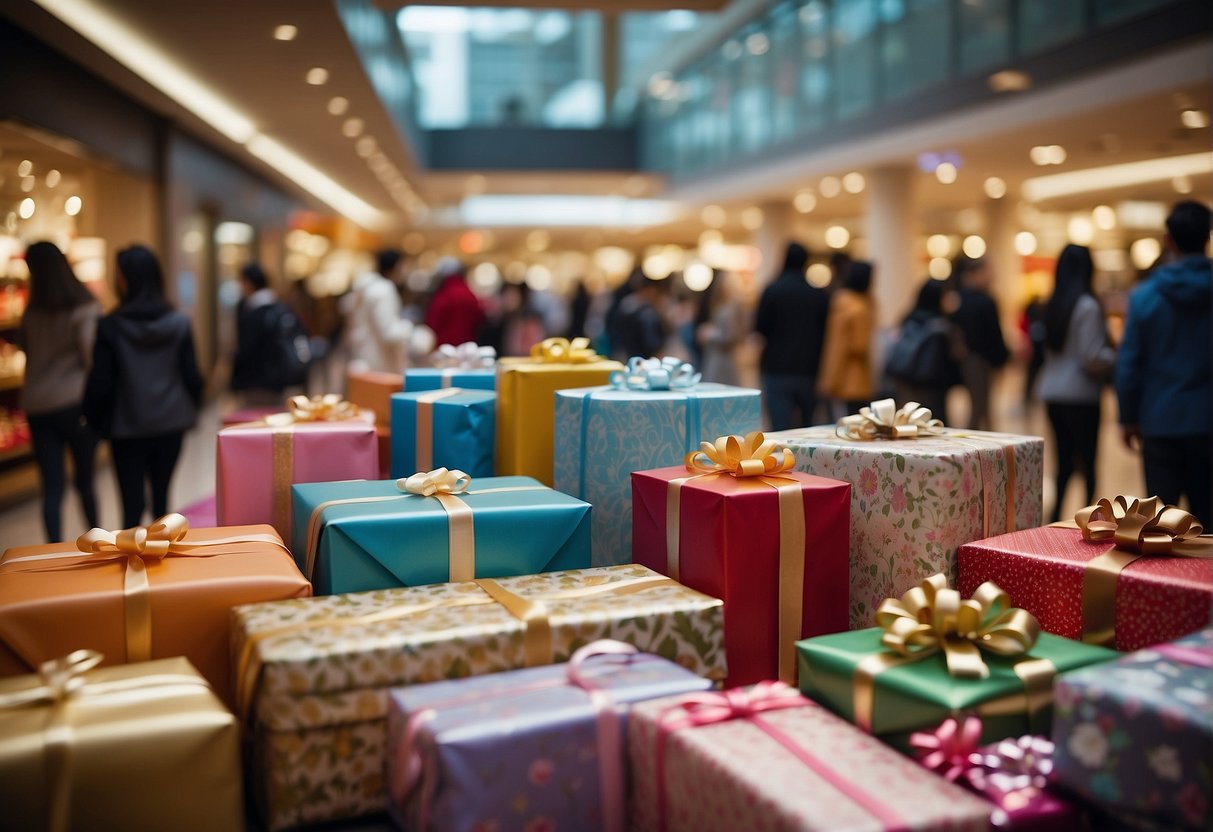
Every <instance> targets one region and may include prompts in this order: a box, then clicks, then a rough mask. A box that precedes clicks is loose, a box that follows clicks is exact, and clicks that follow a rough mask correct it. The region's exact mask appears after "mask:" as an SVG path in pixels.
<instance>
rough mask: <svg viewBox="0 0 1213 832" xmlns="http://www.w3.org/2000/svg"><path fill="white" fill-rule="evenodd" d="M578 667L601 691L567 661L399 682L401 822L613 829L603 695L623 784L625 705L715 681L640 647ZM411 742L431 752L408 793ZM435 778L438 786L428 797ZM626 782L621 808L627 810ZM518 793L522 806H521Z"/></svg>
mask: <svg viewBox="0 0 1213 832" xmlns="http://www.w3.org/2000/svg"><path fill="white" fill-rule="evenodd" d="M590 649H593V648H592V647H591V648H590ZM580 673H581V675H582V677H583V681H584V682H585V683H586V684H587V685H589V686H591V687H592V688H593V689H594V690H595V691H597V692H600V693H597V694H596V696H597V697H600V699H595V698H591V695H590V693H589V692H588V691H587V690H586V689H585V688H583V687H579V686H578V685H577V684H575V683H574V681H573V680H571V679H570V678H569V674H570V665H550V666H548V667H535V668H527V669H524V670H512V671H508V672H506V673H495V674H492V675H490V676H479V677H474V678H470V679H461V680H458V681H451V682H435V683H433V684H429V685H415V686H413V687H410V688H401V689H397V690H395V691H393V692H392V699H391V708H392V710H391V714H390V717H389V725H390V729H389V731H390V736H391V740H390V748H391V751H390V752H389V762H388V769H389V774H388V781H389V783H390V784H391V789H390V790H392V791H393V792H394V794H396V795H397V796H395V797H394V798H393V805H392V813H393V815H394V816H395V817H396V818H397V820H398V822H399V824H400V825H401V826H402V827H404V828H409V829H433V830H444V832H457V830H460V831H463V832H471V831H472V830H478V829H486V828H493V829H498V830H500V832H507V831H508V830H517V832H523V830H526V829H535V828H548V829H570V830H583V831H584V832H594V830H600V829H609V826H608V825H607V824H605V823H604V819H605V816H606V814H607V809H606V806H605V800H606V799H607V798H606V796H605V795H604V790H603V785H602V783H603V780H602V775H603V770H602V767H603V765H604V764H608V763H607V760H606V757H605V755H607V754H610V753H611V752H610V750H609V749H604V748H601V747H600V746H599V742H598V731H597V724H596V723H597V715H598V710H597V707H596V703H597V702H598V701H601V702H602V703H603V707H609V708H610V709H611V712H613V713H614V714H615V715H616V719H615V720H614V721H615V723H616V726H617V728H616V730H618V731H619V734H617V735H616V736H618V737H619V739H620V744H619V745H618V747H617V748H616V749H615V750H616V752H617V753H616V754H614V755H613V756H612V759H611V761H610V762H609V765H611V766H613V767H614V770H615V772H617V777H616V780H617V782H618V785H619V786H621V787H622V786H624V785H625V779H626V778H625V777H624V776H623V769H624V765H625V760H624V758H625V756H626V752H625V750H624V748H625V746H624V745H623V741H624V740H626V732H627V722H626V713H627V708H626V705H628V704H630V703H634V702H639V701H642V700H645V699H654V698H657V697H661V696H673V695H676V694H681V693H690V692H692V691H702V690H707V689H709V688H710V687H711V684H712V683H711V682H709V681H708V680H707V679H704V678H703V677H701V676H696V675H695V674H693V673H691V672H690V671H688V670H684V669H683V668H681V667H679V666H677V665H675V664H672V663H671V662H668V661H666V660H664V659H660V658H657V657H656V656H649V655H644V654H638V655H633V656H629V657H620V656H609V657H608V656H594V657H591V658H590V659H587V660H586V661H585V662H584V663H583V664H582V665H581V670H580ZM431 714H432V716H430V715H431ZM410 717H413V718H414V719H416V720H417V722H418V723H419V725H420V727H419V728H418V730H417V735H416V740H415V742H414V743H412V744H410V743H408V742H406V739H407V738H408V730H407V727H408V722H409V719H410ZM427 717H428V718H427ZM410 751H412V752H413V753H419V754H421V755H423V756H422V759H424V760H425V761H426V762H425V765H424V767H423V772H424V773H423V774H421V778H420V779H421V783H419V784H418V785H417V786H416V787H415V788H413V789H412V790H411V792H403V790H401V791H400V792H396V789H397V784H398V783H401V782H402V781H405V782H407V780H406V778H405V775H406V774H407V773H408V763H409V762H410ZM608 782H610V781H608ZM428 783H434V784H435V788H434V791H433V794H432V796H428V799H427V795H426V794H425V790H426V789H427V785H426V784H428ZM622 791H623V790H622V788H621V789H620V790H619V792H620V793H619V794H618V795H617V796H616V797H615V800H616V801H617V802H616V808H615V809H614V811H616V812H617V814H618V815H619V816H620V819H621V820H622V817H623V816H624V807H623V806H622V805H619V804H620V803H622V802H623V801H622V798H623V797H624V795H623V794H622ZM522 802H525V809H523V810H522V811H519V810H518V806H519V805H521V803H522ZM423 804H425V808H424V809H423ZM423 812H424V817H425V818H426V819H428V824H425V825H423V823H422V820H423V814H422V813H423Z"/></svg>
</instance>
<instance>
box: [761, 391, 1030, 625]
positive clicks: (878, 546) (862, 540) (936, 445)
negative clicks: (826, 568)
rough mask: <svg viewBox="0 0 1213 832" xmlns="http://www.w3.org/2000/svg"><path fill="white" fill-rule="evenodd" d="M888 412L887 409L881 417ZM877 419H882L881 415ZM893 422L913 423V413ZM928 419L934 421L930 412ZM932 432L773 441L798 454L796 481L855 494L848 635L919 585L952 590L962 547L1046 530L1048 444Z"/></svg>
mask: <svg viewBox="0 0 1213 832" xmlns="http://www.w3.org/2000/svg"><path fill="white" fill-rule="evenodd" d="M883 405H885V403H884V402H876V403H874V405H873V407H874V408H875V407H877V406H883ZM907 407H908V406H907ZM891 408H893V404H892V402H891V401H889V402H887V407H885V409H891ZM919 410H925V409H923V408H919ZM871 412H872V414H873V416H874V417H876V418H885V417H884V416H883V415H882V413H883V412H884V411H883V410H882V411H880V412H877V411H876V410H872V411H871ZM892 412H894V411H892V410H889V414H888V416H889V421H893V417H892V415H891V414H892ZM896 412H897V413H898V414H902V413H904V414H905V415H906V417H907V418H908V417H909V416H910V415H911V414H913V413H914V412H915V411H909V412H907V409H906V408H902V409H901V410H900V411H896ZM925 412H926V418H927V419H928V420H929V416H930V411H929V410H927V411H925ZM850 418H852V419H854V418H859V417H850ZM920 420H921V419H920ZM930 421H933V422H935V423H938V420H930ZM899 427H902V428H905V427H914V426H913V425H900V426H899ZM932 431H933V432H926V431H925V430H923V431H919V432H918V433H910V431H908V430H902V431H901V432H900V435H901V436H902V437H903V438H883V435H882V434H880V433H873V434H872V435H873V436H874V437H876V438H864V437H865V436H866V434H864V433H863V432H861V431H858V430H853V429H851V426H847V427H846V428H835V427H816V428H803V429H800V430H791V431H782V432H779V433H773V434H768V436H767V438H768V439H773V440H775V441H776V442H779V443H780V444H781V445H784V446H786V447H788V448H790V449H791V450H792V452H793V453H794V454H795V455H796V470H797V471H801V472H803V473H806V474H815V475H817V476H819V477H829V478H831V479H836V480H843V481H845V482H849V483H851V484H852V486H854V487H853V488H852V490H851V627H852V628H855V629H858V628H860V627H866V626H868V625H869V624H871V621H872V615H873V614H874V613H875V612H876V607H877V605H878V604H879V603H880V601H881V599H883V598H886V597H888V596H891V595H896V594H897V593H898V592H900V590H901V589H903V588H904V587H906V586H911V585H913V584H914V583H916V582H917V581H918V580H919V579H920V578H921V577H922V576H923V575H929V574H931V573H934V572H943V573H944V574H945V575H947V576H948V577H949V579H951V580H953V581H955V580H956V553H957V549H959V548H960V546H961V544H963V543H968V542H969V541H971V540H981V539H982V538H986V537H989V536H990V535H992V534H998V533H1000V532H1010V531H1015V530H1016V529H1030V528H1035V527H1037V526H1039V525H1040V524H1041V511H1042V509H1041V487H1042V483H1043V468H1042V457H1043V454H1044V440H1043V439H1041V438H1039V437H1035V436H1016V435H1012V434H1005V433H987V432H979V431H960V430H953V429H950V428H945V427H936V428H933V429H932ZM840 434H845V435H840Z"/></svg>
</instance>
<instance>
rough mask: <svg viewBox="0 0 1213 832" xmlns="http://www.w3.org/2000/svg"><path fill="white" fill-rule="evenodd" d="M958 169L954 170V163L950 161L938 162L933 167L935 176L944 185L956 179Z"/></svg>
mask: <svg viewBox="0 0 1213 832" xmlns="http://www.w3.org/2000/svg"><path fill="white" fill-rule="evenodd" d="M958 174H959V171H957V170H956V165H954V164H952V163H951V162H940V163H939V164H938V165H937V166H936V167H935V178H936V179H938V180H939V181H940V182H942V183H943V184H945V185H951V184H952V183H953V182H955V181H956V177H957V175H958Z"/></svg>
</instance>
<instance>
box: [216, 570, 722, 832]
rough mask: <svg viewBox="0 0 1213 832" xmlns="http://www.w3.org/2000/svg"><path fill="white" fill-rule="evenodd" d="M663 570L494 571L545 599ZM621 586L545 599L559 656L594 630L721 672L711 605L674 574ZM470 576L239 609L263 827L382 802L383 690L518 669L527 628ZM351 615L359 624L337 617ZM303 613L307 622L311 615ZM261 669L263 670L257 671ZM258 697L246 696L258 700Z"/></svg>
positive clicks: (514, 588)
mask: <svg viewBox="0 0 1213 832" xmlns="http://www.w3.org/2000/svg"><path fill="white" fill-rule="evenodd" d="M655 578H658V576H657V575H655V574H654V573H653V572H652V571H651V570H648V569H645V568H644V567H641V566H620V567H603V568H595V569H584V570H572V571H568V572H557V573H548V574H543V575H534V576H529V577H524V578H503V579H501V580H500V581H498V583H499V584H500V585H501V586H502V587H503V588H505V589H507V590H509V591H511V592H515V593H518V594H520V595H523V596H525V597H527V598H545V597H546V598H549V599H550V598H551V596H553V595H555V594H557V593H568V592H575V591H581V590H583V589H589V588H595V590H594V591H595V592H597V589H596V588H597V587H604V586H605V585H608V584H620V585H621V586H622V585H624V584H627V583H629V582H635V581H645V580H651V579H655ZM637 586H639V584H632V585H631V586H630V587H629V588H628V589H625V590H623V592H622V594H610V593H611V592H613V591H614V590H613V589H611V588H607V589H606V593H604V594H596V595H591V596H590V597H586V598H579V599H568V600H545V601H544V602H543V603H544V606H545V607H546V609H547V611H548V613H549V621H550V622H551V650H552V659H553V660H554V661H567V660H568V658H569V656H571V655H572V653H573V651H575V650H576V649H577V648H579V647H581V646H583V645H585V644H587V643H589V642H591V641H594V640H596V639H599V638H612V639H616V640H619V641H624V642H627V643H629V644H631V645H633V646H635V647H636V648H637V649H639V650H641V651H643V652H650V653H655V654H657V655H659V656H662V657H663V658H666V659H670V660H671V661H674V662H676V663H677V664H679V665H681V666H682V667H684V668H686V669H688V670H690V671H691V672H693V673H696V674H697V675H700V676H703V677H705V678H707V679H710V680H712V681H714V682H719V681H720V680H722V679H724V677H725V673H726V667H725V652H724V638H723V624H722V604H721V602H720V601H719V600H717V599H714V598H709V597H707V596H705V595H701V594H700V593H698V592H694V591H692V590H689V589H686V588H685V587H682V586H679V585H677V584H673V583H671V582H658V583H654V584H645V586H644V588H643V589H640V590H638V591H635V592H631V591H629V590H630V589H635V588H636V587H637ZM473 598H474V599H475V600H476V601H477V602H479V601H483V600H484V592H483V590H482V589H480V588H479V587H478V586H477V585H476V584H473V583H466V582H465V583H458V584H439V585H435V586H424V587H414V588H409V589H395V590H383V591H379V592H369V593H358V594H353V595H342V596H332V597H328V598H317V599H313V600H310V601H307V602H298V601H289V602H284V603H279V604H260V605H254V606H247V607H241V608H238V609H236V610H235V611H234V613H233V615H234V617H235V625H234V628H233V629H234V633H235V636H234V638H235V640H234V650H235V652H236V655H237V657H240V656H244V655H248V656H250V662H249V666H250V667H251V668H253V672H252V673H251V674H249V676H247V677H245V678H250V679H253V680H254V681H249V682H247V683H246V684H245V685H244V694H245V697H244V698H247V699H248V700H250V701H251V705H250V707H249V711H250V719H251V721H252V722H253V725H254V731H253V733H254V760H255V765H254V767H253V772H254V774H253V777H254V785H255V792H256V795H257V799H258V802H259V803H260V805H261V806H262V807H263V811H264V813H265V815H266V819H267V823H268V825H269V827H270V828H272V829H281V828H285V827H288V826H293V825H297V824H300V823H313V822H319V821H323V820H332V819H338V818H345V817H354V816H358V815H363V814H368V813H371V812H377V811H381V810H382V809H384V808H385V806H386V800H385V799H384V795H385V789H384V782H383V772H384V765H385V760H386V757H385V753H386V744H387V724H386V715H387V700H388V689H389V688H392V687H396V686H400V685H412V684H418V683H423V682H436V681H440V680H443V679H453V678H461V677H464V676H480V675H484V674H487V673H495V672H499V671H502V670H513V669H517V668H520V667H524V666H525V665H526V663H527V662H526V659H527V651H526V629H527V628H526V626H525V625H524V624H523V623H522V622H521V621H519V620H518V619H517V618H516V617H514V616H513V615H511V614H510V613H509V612H508V611H507V610H506V609H505V607H503V606H502V605H500V604H496V603H476V604H474V605H471V606H437V608H433V609H427V610H425V611H423V612H420V613H417V614H413V615H400V616H398V617H394V618H392V617H389V618H385V619H384V620H380V621H378V622H366V621H365V619H364V618H363V617H364V616H367V615H375V614H380V615H384V616H391V615H393V614H395V613H394V612H393V613H388V612H387V611H388V610H393V611H396V612H398V611H399V610H400V609H401V608H408V607H412V606H413V605H422V606H428V605H430V604H435V605H445V604H451V605H455V604H459V603H462V602H464V601H467V600H470V599H473ZM335 619H339V620H344V619H349V620H351V621H352V622H354V623H348V624H346V623H334V620H335ZM308 622H315V623H314V624H309V623H308ZM257 668H259V671H258V670H257ZM254 694H255V695H254Z"/></svg>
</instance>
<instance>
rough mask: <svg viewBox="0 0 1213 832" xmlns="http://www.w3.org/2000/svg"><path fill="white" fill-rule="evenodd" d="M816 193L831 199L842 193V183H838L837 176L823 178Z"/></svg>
mask: <svg viewBox="0 0 1213 832" xmlns="http://www.w3.org/2000/svg"><path fill="white" fill-rule="evenodd" d="M817 191H818V193H820V194H821V195H822V196H824V197H826V198H827V199H833V198H834V197H836V196H838V195H839V194H840V193H842V183H841V182H839V181H838V177H837V176H824V177H822V179H821V182H820V183H818V185H817ZM843 245H846V243H843ZM839 248H842V246H839Z"/></svg>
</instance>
